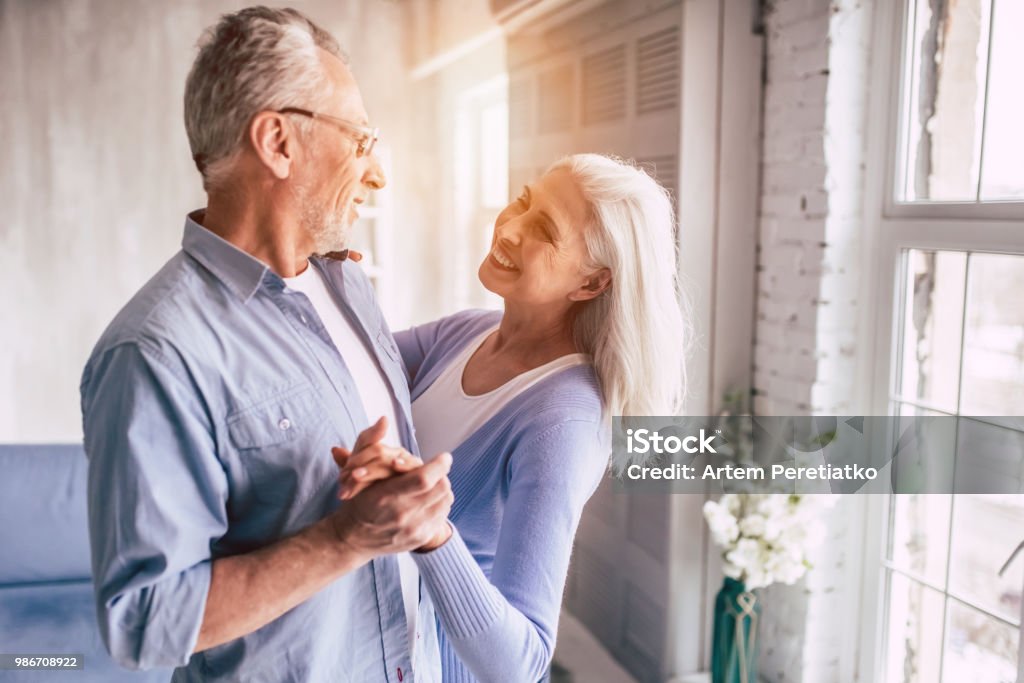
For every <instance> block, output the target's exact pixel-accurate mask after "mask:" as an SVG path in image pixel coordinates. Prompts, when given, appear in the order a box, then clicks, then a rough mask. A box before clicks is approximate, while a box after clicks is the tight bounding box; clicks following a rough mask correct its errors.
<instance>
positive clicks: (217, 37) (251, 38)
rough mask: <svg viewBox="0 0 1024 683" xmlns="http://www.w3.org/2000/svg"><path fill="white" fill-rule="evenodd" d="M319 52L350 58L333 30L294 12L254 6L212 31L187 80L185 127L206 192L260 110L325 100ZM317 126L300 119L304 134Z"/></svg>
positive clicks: (233, 156)
mask: <svg viewBox="0 0 1024 683" xmlns="http://www.w3.org/2000/svg"><path fill="white" fill-rule="evenodd" d="M318 49H323V50H326V51H327V52H329V53H330V54H332V55H334V56H336V57H338V58H339V59H341V60H342V61H347V59H346V57H345V55H344V54H343V53H342V51H341V48H340V47H339V46H338V42H337V41H336V40H335V39H334V37H333V36H331V34H329V33H328V32H327V31H325V30H324V29H322V28H321V27H319V26H317V25H316V24H315V23H313V21H312V20H310V19H309V18H308V17H306V16H305V15H304V14H302V13H301V12H298V11H296V10H293V9H269V8H267V7H249V8H246V9H243V10H241V11H239V12H235V13H233V14H225V15H224V16H222V17H221V19H220V21H219V22H217V24H216V25H215V26H212V27H211V28H209V29H207V30H206V32H205V33H204V35H203V37H202V39H201V40H200V43H199V54H198V56H197V57H196V60H195V62H194V63H193V64H192V70H191V71H190V72H189V75H188V80H187V81H186V83H185V130H186V131H187V133H188V141H189V145H190V146H191V147H192V158H193V159H194V160H195V162H196V167H197V168H198V169H199V172H200V173H201V174H202V176H203V187H204V188H205V189H206V190H207V191H209V190H210V189H211V188H213V187H216V186H217V185H219V184H220V183H222V181H223V180H224V179H225V176H226V175H227V173H228V172H229V171H230V170H231V167H232V165H233V164H234V161H235V159H236V158H237V154H238V152H239V151H240V149H241V148H242V142H243V140H244V139H245V136H246V135H247V133H248V128H249V124H250V123H251V122H252V119H253V117H254V116H255V115H256V114H258V113H259V112H261V111H268V110H278V109H283V108H284V107H302V108H306V109H316V108H318V105H319V104H321V103H322V102H323V100H324V97H325V93H326V92H327V91H328V83H327V74H326V73H325V72H324V69H323V67H322V65H321V63H320V56H319V54H318ZM311 123H312V121H309V120H306V119H301V120H298V121H297V124H298V126H299V130H300V132H302V133H303V134H308V131H309V126H310V125H311Z"/></svg>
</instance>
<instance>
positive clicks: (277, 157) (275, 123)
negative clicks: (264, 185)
mask: <svg viewBox="0 0 1024 683" xmlns="http://www.w3.org/2000/svg"><path fill="white" fill-rule="evenodd" d="M249 142H251V143H252V147H253V150H254V151H255V152H256V156H257V157H259V159H260V161H262V162H263V165H264V166H266V167H267V168H268V169H270V172H271V173H273V174H274V176H275V177H276V178H278V179H280V180H284V179H285V178H287V177H288V176H289V175H290V174H291V167H292V162H293V161H294V156H295V150H296V145H295V142H296V139H295V128H294V127H292V126H291V125H289V121H288V120H287V119H285V116H284V114H279V113H278V112H276V111H261V112H260V113H259V114H257V115H256V116H255V117H254V118H253V120H252V123H251V124H250V125H249Z"/></svg>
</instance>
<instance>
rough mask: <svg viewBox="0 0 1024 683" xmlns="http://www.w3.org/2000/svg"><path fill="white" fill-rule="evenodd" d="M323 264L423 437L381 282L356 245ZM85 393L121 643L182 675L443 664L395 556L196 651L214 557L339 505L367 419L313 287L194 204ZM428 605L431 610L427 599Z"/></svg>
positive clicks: (96, 538)
mask: <svg viewBox="0 0 1024 683" xmlns="http://www.w3.org/2000/svg"><path fill="white" fill-rule="evenodd" d="M311 262H312V264H313V266H314V267H316V268H319V269H320V270H321V272H322V273H323V274H324V276H325V279H326V281H327V283H328V284H329V286H330V287H331V289H332V291H333V293H334V294H335V296H336V299H337V302H338V304H339V306H340V308H341V310H342V312H343V313H344V314H345V315H346V316H347V317H348V319H349V321H350V322H351V323H352V324H353V326H354V328H355V329H356V331H357V332H359V333H361V335H362V337H363V341H364V343H366V345H367V347H368V348H369V350H370V352H371V353H370V355H371V356H372V357H375V358H376V359H377V361H378V362H379V364H380V368H381V370H382V371H383V374H384V377H385V378H386V379H387V381H388V383H389V384H390V386H391V389H392V390H393V392H394V397H395V412H396V415H397V416H398V421H399V423H400V424H399V425H398V431H399V434H400V435H401V438H402V442H403V445H404V446H405V447H406V448H408V449H409V450H411V451H415V445H414V438H413V434H412V428H411V426H410V425H411V419H410V413H409V392H408V386H407V382H406V375H405V372H404V369H403V366H402V363H401V358H400V356H399V354H398V351H397V348H396V347H395V345H394V341H393V339H392V337H391V333H390V331H389V330H388V328H387V326H386V324H385V323H384V320H383V318H382V316H381V313H380V310H379V308H378V307H377V304H376V300H375V298H374V295H373V290H372V288H371V286H370V283H369V281H368V280H367V278H366V276H365V275H363V273H362V271H361V269H360V268H359V266H357V265H355V264H354V263H352V262H350V261H346V262H338V261H332V260H326V259H323V260H321V259H311ZM81 392H82V414H83V422H84V431H85V450H86V453H87V454H88V457H89V529H90V538H91V543H92V563H93V577H94V582H95V587H96V602H97V607H98V614H99V622H100V630H101V633H102V636H103V639H104V642H105V643H106V644H107V647H108V649H109V650H110V651H111V653H112V654H113V656H114V657H115V659H117V660H118V661H119V662H121V663H122V664H124V665H126V666H129V667H131V668H151V667H172V666H174V667H179V668H178V669H177V670H176V671H175V673H174V677H173V680H174V681H197V680H204V681H210V680H216V681H222V680H225V681H226V680H232V681H236V680H237V681H272V682H273V683H281V682H282V681H316V682H319V681H340V682H352V683H366V682H368V681H369V682H373V681H388V682H389V683H390V682H391V681H394V682H396V683H397V682H398V681H402V683H409V682H410V681H414V680H416V681H420V682H421V683H422V682H423V681H432V680H439V679H440V676H439V675H438V668H439V663H438V662H439V659H438V654H437V644H436V634H435V632H434V629H431V628H424V629H422V631H423V634H422V637H421V640H420V643H419V647H417V648H416V652H415V653H410V651H409V643H408V635H407V630H406V620H405V614H404V608H403V602H402V593H401V584H400V580H399V573H398V563H397V561H396V560H395V558H394V557H393V556H387V557H381V558H378V559H375V560H373V561H372V562H371V563H370V564H367V565H365V566H363V567H361V568H360V569H358V570H355V571H353V572H350V573H349V574H347V575H345V576H344V577H342V578H340V579H338V580H337V581H335V582H334V583H332V584H330V585H329V586H328V587H326V588H324V589H323V590H321V591H320V592H319V593H317V594H316V595H314V596H313V597H312V598H310V599H309V600H307V601H305V602H304V603H302V604H300V605H298V606H297V607H295V608H293V609H292V610H290V611H289V612H287V613H285V614H284V615H283V616H281V617H279V618H278V619H275V620H274V621H272V622H270V623H269V624H267V625H265V626H263V627H262V628H260V629H258V630H257V631H255V632H253V633H250V634H249V635H247V636H244V637H242V638H239V639H237V640H234V641H231V642H229V643H226V644H224V645H221V646H218V647H214V648H211V649H209V650H206V651H203V652H201V653H198V654H192V651H193V648H194V647H195V643H196V639H197V637H198V633H199V627H200V625H201V622H202V618H203V610H204V606H205V603H206V595H207V592H208V590H209V586H210V568H211V564H212V561H213V560H214V559H216V558H218V557H224V556H226V555H233V554H237V553H245V552H249V551H252V550H255V549H257V548H260V547H262V546H265V545H267V544H270V543H273V542H274V541H277V540H278V539H281V538H283V537H285V536H288V535H291V534H294V533H295V532H297V531H299V530H300V529H303V528H304V527H307V526H309V525H310V524H312V523H313V522H315V521H317V520H319V519H321V518H323V517H324V516H325V515H327V514H328V513H329V512H331V511H332V510H333V509H335V507H336V506H337V505H338V502H337V500H336V494H337V465H335V463H334V460H333V458H332V457H331V452H330V448H331V446H335V445H343V446H344V445H348V446H351V445H352V444H353V443H354V442H355V439H356V436H357V435H358V433H359V432H360V431H361V430H362V429H365V428H366V427H367V426H368V425H369V423H370V421H369V420H368V419H367V416H366V415H365V414H364V412H363V407H362V403H361V401H360V398H359V394H358V392H357V389H356V386H355V384H354V382H353V379H352V374H351V373H350V372H349V370H348V368H347V367H346V366H345V359H344V358H342V356H341V354H340V353H339V352H338V350H337V348H336V347H335V346H334V344H333V343H332V341H331V339H330V337H329V336H328V333H327V331H326V330H325V328H324V325H323V323H322V322H321V320H320V318H319V316H318V315H317V313H316V311H315V310H314V308H313V306H312V304H311V303H310V301H309V300H308V299H307V298H306V296H305V295H304V294H302V293H301V292H297V291H294V290H291V289H289V288H288V287H287V286H286V284H285V283H284V281H283V280H282V279H281V278H280V277H279V276H278V275H276V274H275V273H274V272H273V271H271V270H270V268H269V267H268V266H267V265H266V264H264V263H262V262H261V261H259V260H257V259H255V258H253V257H252V256H250V255H249V254H247V253H245V252H243V251H241V250H239V249H237V248H235V247H234V246H233V245H231V244H229V243H228V242H226V241H224V240H223V239H221V238H220V237H218V236H216V235H214V234H213V233H212V232H210V231H208V230H206V229H205V228H203V227H202V226H201V225H199V224H198V223H196V222H195V221H193V220H192V217H191V216H190V217H189V218H188V219H187V220H186V223H185V235H184V239H183V242H182V250H181V251H180V252H179V253H178V254H176V255H175V256H174V257H173V258H172V259H171V260H170V261H169V262H168V263H167V264H166V265H165V266H164V267H163V268H162V269H161V270H160V272H159V273H157V274H156V275H155V276H154V277H153V279H151V280H150V281H149V282H148V283H147V284H146V285H145V286H144V287H143V288H142V289H141V290H140V291H139V292H138V293H137V294H136V295H135V296H134V297H133V298H132V300H131V301H130V302H129V303H128V304H127V305H126V306H125V307H124V309H123V310H121V312H120V313H119V314H118V315H117V317H116V318H115V319H114V321H113V322H112V323H111V324H110V327H108V328H107V330H106V331H105V332H104V333H103V336H102V337H101V338H100V341H99V342H98V343H97V345H96V348H95V349H94V351H93V353H92V356H91V357H90V358H89V362H88V364H87V365H86V367H85V372H84V375H83V378H82V386H81ZM373 417H374V418H376V417H377V416H373ZM238 609H240V610H244V609H246V605H244V604H242V605H239V606H238ZM418 618H419V619H420V620H421V622H420V623H423V624H433V623H434V616H433V610H432V608H431V606H430V603H429V600H428V599H426V598H424V599H422V600H421V603H420V610H419V617H418ZM414 658H415V660H416V661H412V660H413V659H414Z"/></svg>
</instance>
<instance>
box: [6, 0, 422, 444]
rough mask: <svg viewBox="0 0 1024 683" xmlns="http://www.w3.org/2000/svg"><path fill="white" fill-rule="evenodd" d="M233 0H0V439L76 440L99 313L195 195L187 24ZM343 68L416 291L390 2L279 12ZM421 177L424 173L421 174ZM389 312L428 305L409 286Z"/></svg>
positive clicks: (137, 272) (407, 113)
mask: <svg viewBox="0 0 1024 683" xmlns="http://www.w3.org/2000/svg"><path fill="white" fill-rule="evenodd" d="M245 4H248V3H244V2H229V1H227V0H215V1H214V0H210V1H205V0H204V1H200V0H183V1H178V2H173V3H167V2H159V1H157V0H146V1H144V2H118V1H114V0H107V1H99V0H92V1H89V0H52V1H50V2H24V1H19V0H0V65H2V68H0V130H2V131H4V133H5V136H4V137H5V144H4V152H5V158H4V160H3V163H2V164H0V291H3V292H4V305H3V307H2V309H3V312H2V314H0V325H2V328H3V331H4V334H3V335H2V339H0V442H2V441H33V442H51V441H77V440H78V439H80V435H81V429H80V416H79V407H78V382H79V378H80V375H81V370H82V366H83V365H84V363H85V360H86V358H87V356H88V353H89V351H90V349H91V347H92V344H93V343H94V342H95V340H96V339H97V338H98V336H99V334H100V332H101V331H102V329H103V328H104V327H105V325H106V324H107V322H108V321H109V320H110V319H111V318H112V317H113V315H114V313H115V312H116V311H117V310H118V309H119V308H120V307H121V306H122V305H123V304H124V303H125V302H126V301H127V299H128V298H129V297H130V296H131V295H132V293H133V292H134V291H135V290H136V289H137V288H138V287H139V286H140V285H141V284H142V283H143V282H145V281H146V280H147V279H148V278H149V276H150V275H151V274H152V273H154V272H155V271H156V270H157V269H158V268H159V266H160V265H161V264H162V263H163V262H164V261H165V260H166V259H167V258H169V257H170V256H171V255H172V254H173V253H174V252H175V251H176V250H177V248H178V245H179V242H180V238H181V229H182V224H183V221H184V215H185V213H186V212H187V211H188V210H190V209H192V208H195V207H198V206H201V205H202V204H203V202H204V195H203V193H202V189H201V185H200V182H199V176H198V174H197V173H196V171H195V169H194V167H193V164H192V161H191V159H190V154H189V148H188V144H187V141H186V137H185V131H184V125H183V123H182V94H183V92H184V84H185V76H186V74H187V71H188V68H189V66H190V65H191V62H192V59H193V57H194V54H195V47H194V46H195V43H196V41H197V39H198V37H199V35H200V33H201V31H202V29H203V28H204V27H206V26H208V25H210V24H212V23H213V22H215V21H216V19H217V17H218V16H219V15H220V14H221V13H223V12H228V11H233V10H235V9H238V8H240V7H242V6H244V5H245ZM290 4H292V5H293V6H295V7H297V8H298V9H301V10H303V11H305V12H307V13H308V14H309V15H310V16H311V17H312V18H313V19H314V20H316V21H317V22H319V23H321V24H322V25H323V26H325V27H326V28H328V29H329V30H331V31H332V32H333V33H334V34H335V36H336V37H337V38H338V39H339V41H340V42H341V44H342V46H343V48H344V49H345V50H346V51H347V52H348V53H349V55H350V57H351V65H352V68H353V71H354V72H355V74H356V77H357V78H358V80H359V82H360V85H361V88H362V91H363V95H364V98H365V100H366V103H367V109H368V110H369V113H370V116H371V119H372V120H373V121H374V123H375V124H377V125H380V126H381V127H382V129H383V135H384V136H385V137H386V141H387V143H388V144H389V145H390V147H391V148H392V150H402V151H405V150H408V153H407V156H401V155H398V154H394V157H395V159H394V168H393V170H392V173H391V176H392V177H391V185H392V191H393V195H392V196H393V203H394V206H395V219H396V221H395V222H396V224H397V225H398V226H400V228H401V230H403V231H407V233H408V235H409V236H410V237H409V238H408V239H396V240H395V241H394V242H395V244H396V245H397V246H398V250H399V253H397V254H396V259H395V260H396V261H397V262H398V263H402V264H403V265H404V267H405V268H406V271H405V273H404V274H403V278H406V279H403V280H402V281H403V282H421V281H424V280H428V281H429V280H430V279H431V278H432V273H435V272H436V271H437V269H438V266H437V265H436V259H434V258H430V257H429V254H428V257H427V258H425V257H424V254H423V249H424V245H425V244H427V243H428V240H427V238H425V237H423V234H424V232H425V223H426V221H427V220H428V217H426V216H425V215H424V212H423V211H422V210H421V209H420V207H419V206H418V202H419V199H418V198H419V197H421V196H422V195H423V194H426V193H429V187H424V186H422V185H421V184H418V183H417V182H416V181H417V175H416V174H417V173H422V172H421V171H420V170H419V169H420V168H422V167H424V166H425V167H427V168H428V169H429V168H430V166H431V159H432V157H431V155H432V154H433V152H432V151H431V143H430V138H429V136H426V137H425V136H423V135H422V132H421V131H417V130H416V121H417V118H418V117H419V116H420V111H419V110H417V108H415V107H411V106H409V103H408V99H407V96H408V92H407V84H408V78H407V71H408V68H407V63H408V62H409V61H410V59H411V55H410V54H408V52H409V51H410V50H411V47H409V46H408V42H407V41H406V40H404V36H405V31H406V30H407V26H405V25H404V17H405V14H404V8H403V6H402V4H401V3H395V2H383V1H381V2H359V1H358V0H316V1H314V2H292V3H290ZM428 172H429V171H428ZM407 290H408V296H402V297H399V303H398V308H399V313H400V316H399V317H404V318H408V317H411V316H412V313H410V311H420V310H422V311H425V312H427V313H431V312H432V311H431V310H430V309H431V307H432V306H434V307H436V304H434V302H433V300H432V298H431V297H430V296H429V295H428V294H425V293H423V290H424V288H422V287H407Z"/></svg>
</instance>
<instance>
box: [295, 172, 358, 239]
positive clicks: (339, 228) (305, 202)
mask: <svg viewBox="0 0 1024 683" xmlns="http://www.w3.org/2000/svg"><path fill="white" fill-rule="evenodd" d="M311 194H312V193H311V192H310V190H309V188H308V187H305V186H300V187H298V188H297V189H296V198H297V199H298V202H299V206H301V207H302V215H301V218H300V220H301V221H302V228H303V229H304V230H305V231H306V233H307V234H308V235H309V236H310V238H311V239H312V241H313V253H314V254H317V255H323V254H328V253H330V252H332V251H339V250H341V249H344V248H345V245H346V244H347V243H348V238H349V235H350V234H351V232H352V230H351V228H352V226H351V225H350V224H349V220H348V216H347V215H346V214H347V212H346V211H345V209H344V208H333V209H332V208H330V207H329V206H328V205H327V202H317V201H316V200H314V199H313V198H312V197H311Z"/></svg>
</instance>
